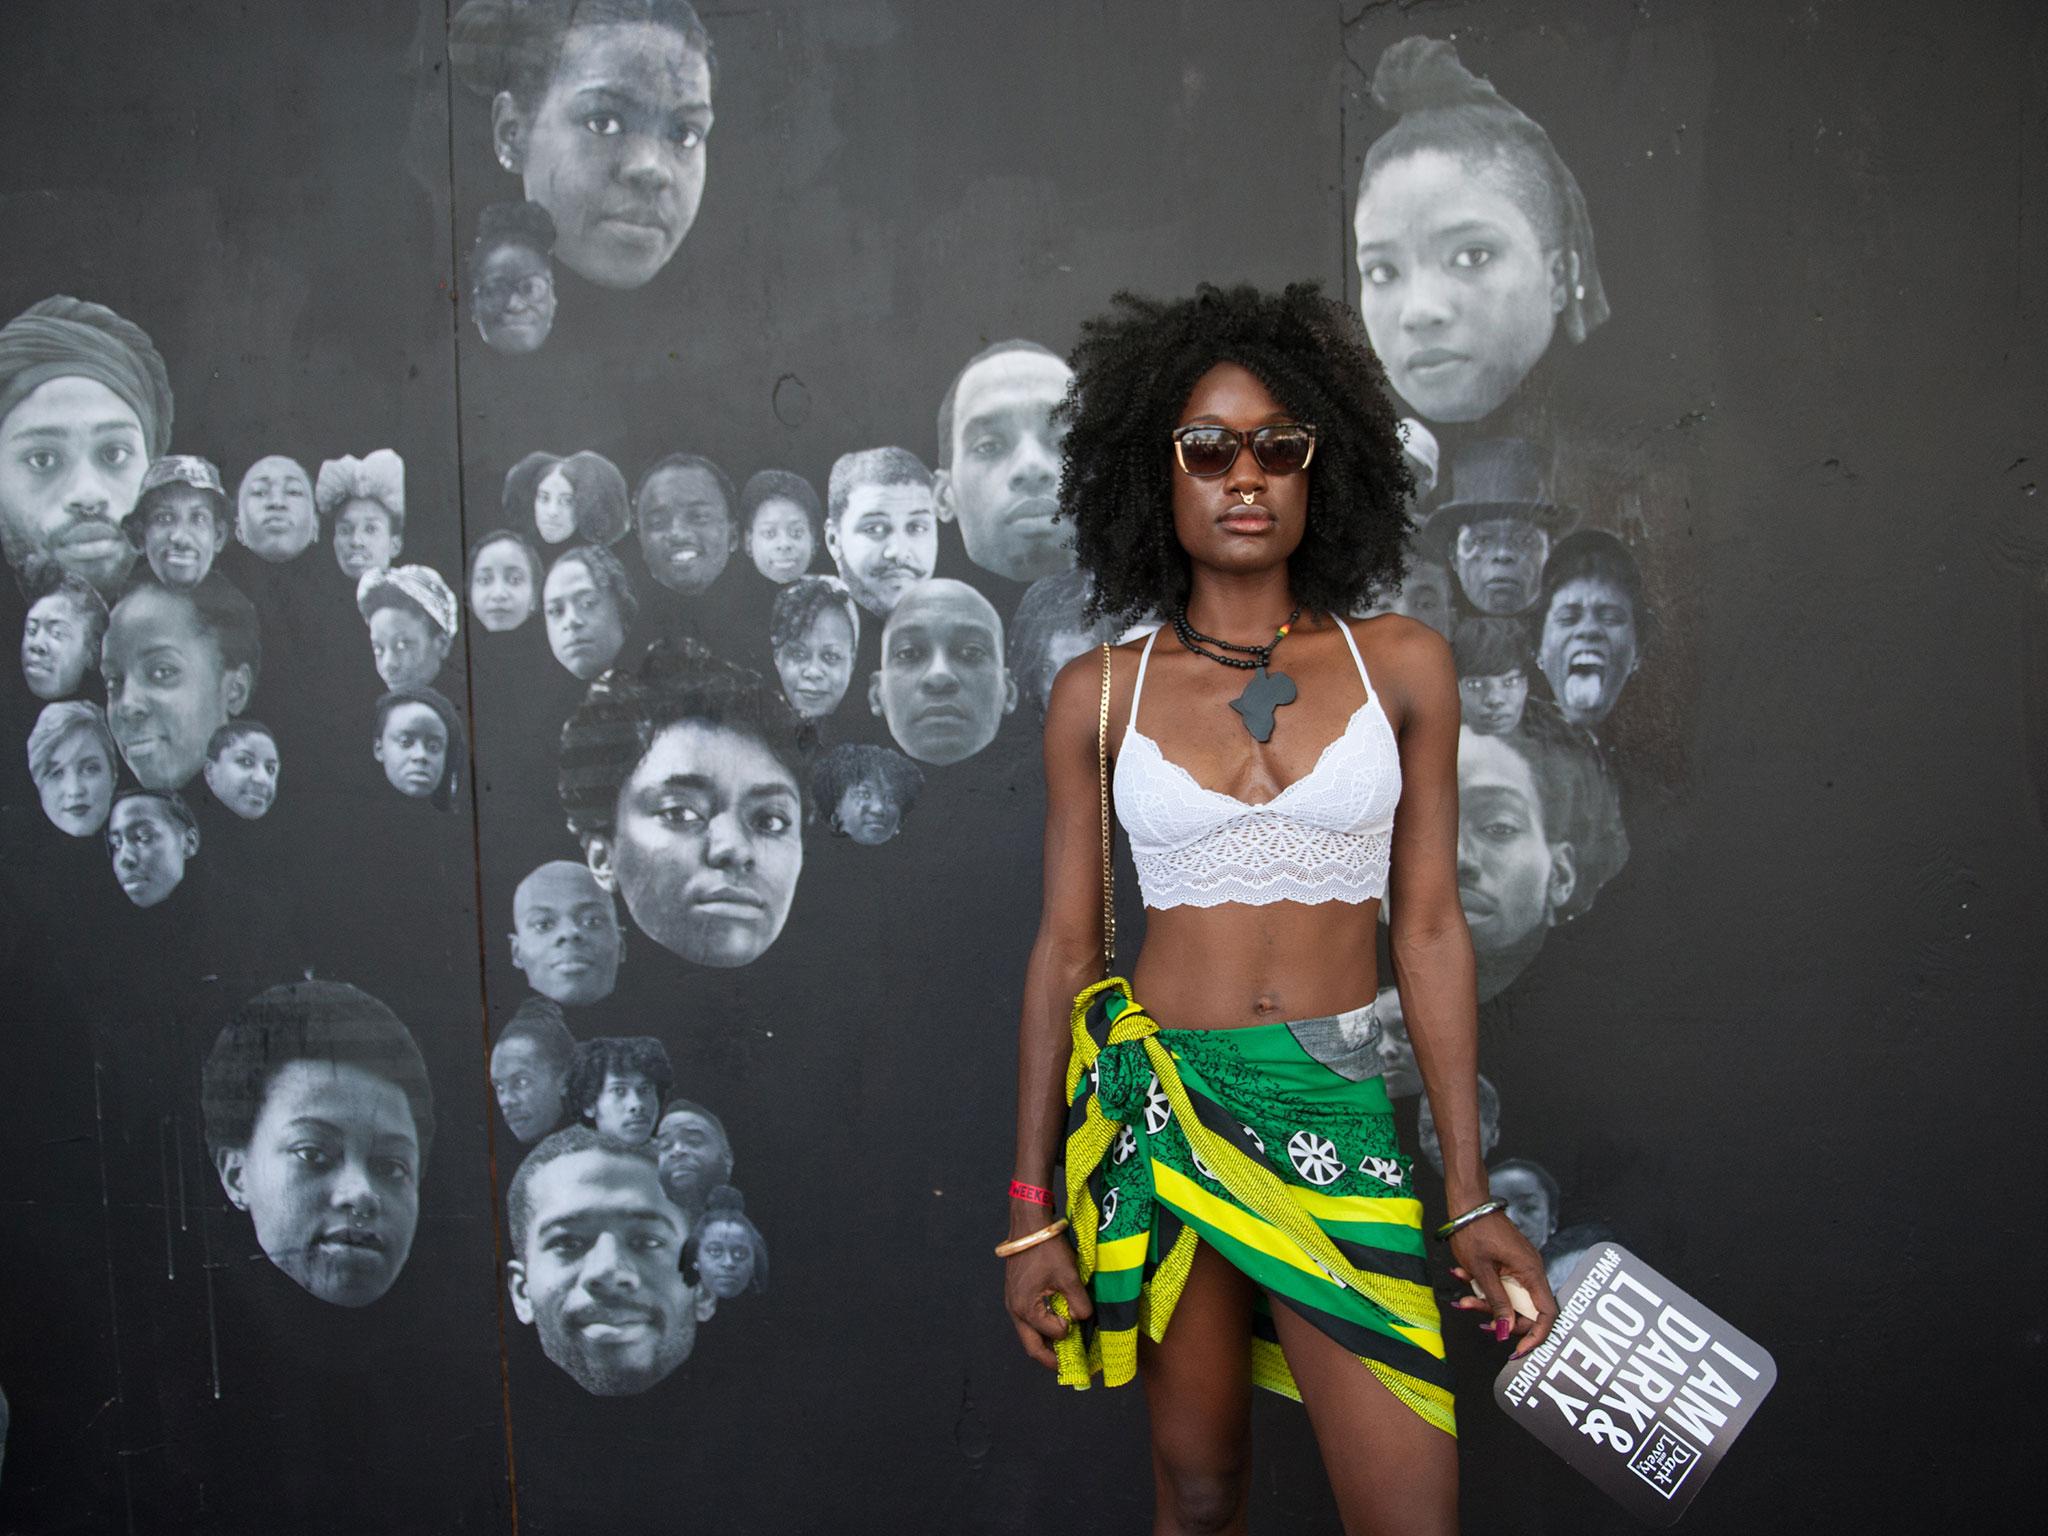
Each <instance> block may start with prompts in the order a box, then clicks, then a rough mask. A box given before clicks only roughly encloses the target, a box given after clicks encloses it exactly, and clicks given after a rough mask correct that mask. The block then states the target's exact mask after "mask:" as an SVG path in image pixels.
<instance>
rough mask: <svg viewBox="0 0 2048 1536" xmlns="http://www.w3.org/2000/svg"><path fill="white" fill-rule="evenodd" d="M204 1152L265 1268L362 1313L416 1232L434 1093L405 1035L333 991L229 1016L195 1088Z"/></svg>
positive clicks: (301, 986)
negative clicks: (242, 1216)
mask: <svg viewBox="0 0 2048 1536" xmlns="http://www.w3.org/2000/svg"><path fill="white" fill-rule="evenodd" d="M200 1103H201V1108H202V1112H203V1115H204V1119H205V1125H206V1149H207V1152H208V1154H209V1155H210V1156H211V1157H212V1159H213V1167H214V1172H215V1173H216V1174H217V1175H218V1176H219V1178H220V1182H221V1188H222V1190H223V1191H224V1192H225V1193H226V1195H227V1197H228V1203H229V1204H231V1205H233V1206H234V1207H235V1209H237V1210H239V1211H246V1212H248V1214H249V1218H250V1221H251V1222H252V1223H253V1225H254V1226H255V1229H256V1243H257V1246H258V1247H260V1248H261V1249H262V1250H263V1252H264V1254H265V1256H266V1257H268V1258H269V1260H270V1262H271V1263H273V1264H275V1265H276V1266H277V1267H278V1268H279V1269H281V1270H283V1271H284V1272H285V1273H286V1274H287V1275H289V1276H291V1278H292V1279H293V1280H294V1281H296V1282H297V1283H298V1284H299V1285H301V1286H303V1287H304V1288H305V1289H306V1290H307V1291H308V1292H310V1293H311V1294H312V1295H314V1296H317V1297H318V1298H319V1299H320V1300H322V1301H325V1302H329V1303H331V1304H333V1305H335V1306H338V1307H366V1306H368V1305H370V1303H371V1302H373V1301H376V1300H378V1299H379V1298H380V1297H382V1296H383V1295H384V1293H385V1292H386V1291H388V1290H390V1289H391V1287H392V1285H393V1283H394V1282H396V1281H397V1279H398V1276H399V1273H400V1271H402V1270H403V1269H404V1268H405V1261H406V1259H407V1257H408V1256H409V1255H410V1254H411V1252H412V1240H413V1234H414V1232H415V1231H416V1230H417V1229H418V1226H419V1214H420V1179H421V1175H422V1174H423V1173H424V1171H425V1168H426V1161H427V1155H428V1153H429V1152H431V1151H432V1150H433V1145H434V1090H433V1085H432V1084H431V1083H429V1082H428V1080H427V1066H426V1062H425V1061H423V1060H422V1059H421V1057H420V1051H419V1046H418V1045H416V1044H415V1043H414V1041H413V1038H412V1032H411V1031H410V1030H408V1029H407V1028H406V1027H405V1025H404V1024H403V1023H402V1022H400V1020H399V1018H398V1016H397V1015H396V1014H394V1013H393V1012H392V1011H391V1010H390V1009H389V1008H387V1007H385V1006H384V1004H382V1003H381V1002H379V1001H378V1000H377V999H376V998H374V997H371V996H370V995H369V994H368V993H366V992H363V991H360V990H358V989H357V988H355V987H352V986H349V985H347V984H346V983H344V982H338V981H297V982H289V983H287V984H286V985H284V986H279V987H272V988H271V989H270V990H269V991H267V992H262V993H259V994H258V995H257V996H255V997H252V998H251V999H249V1001H248V1002H246V1003H244V1004H243V1005H242V1006H241V1007H240V1008H238V1009H237V1010H236V1011H235V1013H234V1016H233V1017H232V1018H230V1019H229V1020H228V1022H227V1026H226V1027H225V1028H224V1029H222V1030H221V1032H220V1036H219V1038H218V1039H216V1040H215V1041H214V1043H213V1049H212V1051H211V1052H209V1053H208V1055H207V1058H206V1066H205V1070H204V1074H203V1076H202V1077H201V1080H200Z"/></svg>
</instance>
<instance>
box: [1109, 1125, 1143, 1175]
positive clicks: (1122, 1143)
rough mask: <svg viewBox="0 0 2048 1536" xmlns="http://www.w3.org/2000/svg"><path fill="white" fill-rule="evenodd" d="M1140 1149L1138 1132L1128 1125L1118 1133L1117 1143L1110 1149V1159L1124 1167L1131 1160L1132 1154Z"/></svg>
mask: <svg viewBox="0 0 2048 1536" xmlns="http://www.w3.org/2000/svg"><path fill="white" fill-rule="evenodd" d="M1137 1150H1138V1133H1137V1132H1136V1131H1134V1130H1132V1129H1131V1128H1130V1127H1129V1126H1128V1125H1127V1126H1125V1127H1123V1129H1121V1130H1120V1131H1118V1132H1117V1133H1116V1145H1115V1146H1113V1147H1111V1148H1110V1149H1109V1160H1110V1161H1111V1162H1113V1163H1115V1164H1116V1165H1117V1166H1118V1167H1122V1166H1123V1165H1124V1164H1125V1163H1127V1162H1129V1161H1130V1160H1131V1154H1132V1153H1133V1152H1135V1151H1137Z"/></svg>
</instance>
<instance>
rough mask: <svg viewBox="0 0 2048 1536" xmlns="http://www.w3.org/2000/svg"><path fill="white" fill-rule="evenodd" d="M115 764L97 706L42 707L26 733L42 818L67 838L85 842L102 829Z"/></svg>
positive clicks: (111, 801)
mask: <svg viewBox="0 0 2048 1536" xmlns="http://www.w3.org/2000/svg"><path fill="white" fill-rule="evenodd" d="M120 761H121V759H120V756H119V754H118V753H117V752H116V751H115V749H114V733H113V732H112V731H109V730H108V729H107V717H106V715H105V714H104V713H102V712H101V710H100V707H99V705H97V704H87V703H84V702H82V701H80V700H77V699H69V700H66V701H64V702H62V703H58V704H45V705H44V706H43V708H42V712H41V713H40V714H38V715H37V716H36V723H35V726H34V728H33V729H32V730H30V732H29V733H28V774H29V777H30V778H31V779H33V780H34V781H35V786H36V795H37V797H38V798H39V799H41V801H42V802H43V814H44V815H45V816H47V817H49V818H50V825H51V826H53V827H55V828H56V829H57V830H58V831H59V832H62V833H64V834H65V835H66V836H68V837H91V836H92V835H93V834H94V833H95V832H97V831H99V829H100V828H101V827H104V826H105V825H106V824H107V813H108V812H109V811H110V810H112V809H113V806H114V784H115V782H116V780H117V779H118V778H119V776H120V767H119V765H120Z"/></svg>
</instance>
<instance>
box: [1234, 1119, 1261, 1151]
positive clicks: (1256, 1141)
mask: <svg viewBox="0 0 2048 1536" xmlns="http://www.w3.org/2000/svg"><path fill="white" fill-rule="evenodd" d="M1238 1129H1239V1130H1241V1131H1243V1132H1244V1133H1245V1135H1247V1136H1249V1137H1251V1139H1252V1145H1253V1146H1255V1147H1257V1148H1258V1149H1259V1150H1260V1151H1261V1152H1264V1151H1265V1150H1266V1139H1265V1138H1264V1137H1263V1136H1261V1135H1260V1134H1259V1133H1258V1132H1257V1131H1255V1130H1253V1129H1252V1128H1251V1127H1250V1126H1248V1125H1241V1126H1239V1127H1238Z"/></svg>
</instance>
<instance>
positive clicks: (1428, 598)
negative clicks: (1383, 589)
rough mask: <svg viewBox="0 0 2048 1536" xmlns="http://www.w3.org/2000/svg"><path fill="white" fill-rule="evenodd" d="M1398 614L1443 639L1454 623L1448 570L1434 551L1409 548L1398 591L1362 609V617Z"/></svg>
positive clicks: (1454, 606) (1454, 613)
mask: <svg viewBox="0 0 2048 1536" xmlns="http://www.w3.org/2000/svg"><path fill="white" fill-rule="evenodd" d="M1380 613H1398V614H1402V615H1404V616H1405V617H1407V618H1411V619H1413V620H1415V621H1416V622H1417V623H1418V624H1427V625H1428V626H1429V627H1430V628H1431V629H1433V630H1435V631H1436V632H1437V633H1438V634H1440V635H1442V636H1443V637H1444V638H1445V639H1446V640H1449V639H1451V638H1452V628H1453V626H1454V625H1455V624H1456V623H1457V607H1456V605H1455V604H1454V603H1453V602H1452V601H1451V568H1450V566H1448V565H1447V564H1445V562H1444V561H1443V560H1442V559H1441V558H1440V557H1438V556H1437V555H1436V554H1435V553H1434V552H1433V551H1427V550H1422V549H1415V548H1412V547H1411V549H1410V551H1409V556H1408V572H1407V574H1406V575H1405V576H1403V577H1402V578H1401V585H1400V588H1399V589H1398V590H1397V591H1395V592H1393V593H1390V594H1388V595H1387V596H1386V597H1384V598H1383V599H1381V600H1380V601H1378V602H1376V603H1374V604H1373V605H1372V606H1371V607H1370V608H1368V609H1366V610H1365V613H1364V614H1362V615H1361V617H1370V616H1371V615H1373V614H1380Z"/></svg>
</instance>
